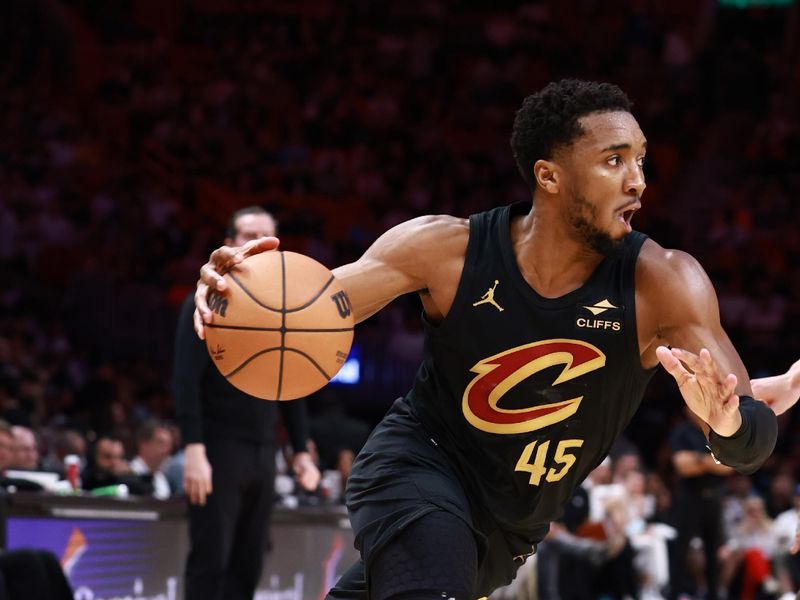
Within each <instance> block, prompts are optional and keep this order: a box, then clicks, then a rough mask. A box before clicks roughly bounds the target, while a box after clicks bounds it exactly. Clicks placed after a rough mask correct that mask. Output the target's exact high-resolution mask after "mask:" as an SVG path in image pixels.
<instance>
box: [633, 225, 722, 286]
mask: <svg viewBox="0 0 800 600" xmlns="http://www.w3.org/2000/svg"><path fill="white" fill-rule="evenodd" d="M707 285H708V276H707V275H706V272H705V270H703V267H702V266H701V265H700V263H699V262H698V260H697V259H696V258H695V257H694V256H692V255H691V254H689V253H688V252H684V251H682V250H676V249H674V248H665V247H663V246H662V245H661V244H659V243H658V242H656V241H654V240H652V239H650V238H648V239H647V240H646V241H645V242H644V244H643V245H642V249H641V251H640V252H639V259H638V260H637V262H636V287H637V290H643V291H646V290H653V291H658V290H660V291H662V292H663V291H664V290H672V289H680V290H683V291H687V292H692V291H693V290H695V289H697V288H702V289H705V288H706V286H707Z"/></svg>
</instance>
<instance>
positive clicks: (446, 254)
mask: <svg viewBox="0 0 800 600" xmlns="http://www.w3.org/2000/svg"><path fill="white" fill-rule="evenodd" d="M468 236H469V224H468V222H467V221H466V220H465V219H457V218H455V217H450V216H444V215H443V216H427V217H418V218H416V219H412V220H410V221H406V222H405V223H401V224H400V225H397V226H396V227H393V228H392V229H390V230H389V231H387V232H386V233H384V234H383V235H382V236H381V237H380V238H378V239H377V240H376V241H375V243H374V244H373V245H372V246H371V247H370V248H369V249H368V250H367V251H366V252H365V253H364V255H363V256H362V257H361V258H359V259H358V260H357V261H355V262H353V263H350V264H347V265H344V266H341V267H338V268H336V269H334V270H333V274H334V275H335V276H336V278H337V279H338V280H339V282H340V284H341V285H342V287H343V288H344V290H345V291H346V292H347V295H348V297H349V298H350V304H351V306H352V311H353V315H354V317H355V320H356V323H359V322H361V321H363V320H364V319H366V318H368V317H370V316H371V315H373V314H374V313H376V312H377V311H378V310H380V309H381V308H382V307H384V306H386V304H388V303H389V302H391V301H392V300H394V299H395V298H397V297H398V296H401V295H403V294H407V293H409V292H417V291H427V292H428V296H429V297H430V298H432V299H431V300H429V302H428V303H426V306H425V308H426V310H433V311H434V312H435V313H436V315H437V316H441V315H444V314H446V312H447V310H448V309H449V307H450V304H452V300H453V295H455V288H456V286H457V284H458V277H459V276H460V273H461V268H462V266H463V262H464V253H465V251H466V245H467V239H468ZM277 247H278V240H277V238H260V239H258V240H253V241H251V242H248V243H247V244H245V245H244V246H241V247H231V246H222V247H220V248H218V249H217V250H215V251H214V252H212V253H211V256H210V257H209V260H208V262H207V263H206V264H205V265H203V267H202V268H201V270H200V279H199V280H198V282H197V289H196V291H195V296H194V300H195V306H196V307H197V308H196V310H195V313H194V325H195V331H196V332H197V335H198V336H199V337H200V338H204V337H205V324H206V323H210V322H211V320H212V319H213V313H212V311H211V310H210V309H209V308H208V303H207V300H206V297H207V295H208V292H209V290H212V289H213V290H214V291H216V292H219V293H224V292H225V288H226V284H225V279H224V278H223V274H224V273H225V272H226V271H227V270H229V269H231V268H232V267H234V266H235V265H236V264H238V263H240V262H241V261H242V260H244V259H245V258H246V257H248V256H252V255H254V254H258V253H260V252H264V251H268V250H274V249H275V248H277Z"/></svg>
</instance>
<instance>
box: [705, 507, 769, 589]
mask: <svg viewBox="0 0 800 600" xmlns="http://www.w3.org/2000/svg"><path fill="white" fill-rule="evenodd" d="M776 550H777V539H776V537H775V534H774V531H773V528H772V519H770V518H769V515H768V514H767V511H766V508H765V506H764V500H762V499H761V498H759V497H758V496H751V497H749V498H747V500H745V502H744V517H743V519H742V522H741V523H740V524H739V526H738V527H737V528H736V529H735V530H734V531H733V532H732V535H731V537H730V539H729V540H728V541H727V542H726V543H725V545H724V546H722V547H721V548H720V551H719V557H720V563H721V577H720V579H721V583H722V586H723V588H724V589H725V590H727V592H728V595H729V596H730V597H732V598H740V599H741V600H753V599H754V598H756V595H757V594H759V595H760V593H761V592H762V591H765V590H762V588H763V586H764V583H765V582H766V580H767V579H768V578H770V573H771V566H770V559H771V557H772V556H773V555H774V554H775V553H776Z"/></svg>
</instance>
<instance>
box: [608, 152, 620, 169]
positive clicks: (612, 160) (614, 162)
mask: <svg viewBox="0 0 800 600" xmlns="http://www.w3.org/2000/svg"><path fill="white" fill-rule="evenodd" d="M606 162H607V163H608V164H610V165H611V166H612V167H618V166H620V165H621V164H622V157H621V156H620V155H619V154H615V155H614V156H610V157H609V158H608V160H607V161H606Z"/></svg>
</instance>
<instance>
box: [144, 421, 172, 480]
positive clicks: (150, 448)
mask: <svg viewBox="0 0 800 600" xmlns="http://www.w3.org/2000/svg"><path fill="white" fill-rule="evenodd" d="M171 451H172V434H171V433H170V431H169V429H167V428H166V427H156V428H155V430H154V431H153V437H151V438H150V439H149V440H143V441H140V442H139V456H141V457H142V460H144V462H145V463H146V464H147V466H148V467H150V470H151V471H157V470H158V469H159V467H160V466H161V463H163V462H164V461H165V460H166V459H167V457H168V456H169V454H170V452H171Z"/></svg>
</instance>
